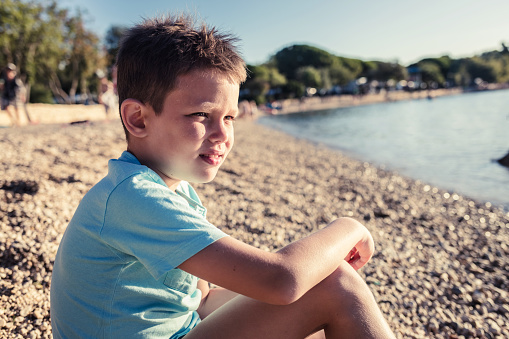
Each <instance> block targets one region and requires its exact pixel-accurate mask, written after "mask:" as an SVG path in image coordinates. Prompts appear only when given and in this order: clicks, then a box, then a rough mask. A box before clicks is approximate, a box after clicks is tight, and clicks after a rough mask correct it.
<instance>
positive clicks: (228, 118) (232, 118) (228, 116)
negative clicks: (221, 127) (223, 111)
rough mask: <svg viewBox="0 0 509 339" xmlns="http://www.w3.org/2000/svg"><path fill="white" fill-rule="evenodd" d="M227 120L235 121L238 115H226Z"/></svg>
mask: <svg viewBox="0 0 509 339" xmlns="http://www.w3.org/2000/svg"><path fill="white" fill-rule="evenodd" d="M224 119H225V120H229V121H235V119H236V117H235V116H233V115H227V116H225V117H224Z"/></svg>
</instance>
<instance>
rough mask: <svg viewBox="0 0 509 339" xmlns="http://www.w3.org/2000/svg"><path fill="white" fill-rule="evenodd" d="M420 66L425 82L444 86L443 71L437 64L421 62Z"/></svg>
mask: <svg viewBox="0 0 509 339" xmlns="http://www.w3.org/2000/svg"><path fill="white" fill-rule="evenodd" d="M418 66H419V69H420V71H421V76H422V81H423V82H425V83H427V84H428V85H431V84H433V83H435V84H438V85H440V86H444V84H445V77H444V75H443V73H442V70H441V69H440V67H439V66H438V65H437V64H436V63H435V62H431V61H420V62H419V63H418Z"/></svg>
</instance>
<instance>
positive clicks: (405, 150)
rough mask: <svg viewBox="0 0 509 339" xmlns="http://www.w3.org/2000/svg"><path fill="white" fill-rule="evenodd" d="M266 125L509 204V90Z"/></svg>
mask: <svg viewBox="0 0 509 339" xmlns="http://www.w3.org/2000/svg"><path fill="white" fill-rule="evenodd" d="M259 122H260V123H262V124H263V125H266V126H269V127H272V128H276V129H279V130H281V131H283V132H286V133H288V134H291V135H294V136H297V137H299V138H304V139H308V140H311V141H313V142H317V143H321V144H324V145H326V146H329V147H331V148H336V149H339V150H341V151H343V152H344V153H345V154H348V155H350V156H352V157H354V158H357V159H360V160H363V161H368V162H371V163H373V164H375V165H378V166H382V167H384V168H386V169H390V170H395V171H397V172H399V173H401V174H402V175H405V176H408V177H411V178H414V179H419V180H421V181H423V182H427V183H429V184H431V185H434V186H437V187H440V188H443V189H446V190H449V191H452V192H456V193H459V194H463V195H465V196H469V197H471V198H473V199H475V200H478V201H482V202H486V201H489V202H491V203H492V204H494V205H499V206H502V207H504V208H505V209H506V210H509V168H505V167H503V166H501V165H500V164H498V163H497V162H495V161H494V159H499V158H501V157H502V156H504V155H505V154H507V153H508V152H509V90H500V91H489V92H477V93H468V94H461V95H455V96H447V97H440V98H435V99H433V100H427V99H421V100H411V101H400V102H388V103H381V104H374V105H366V106H357V107H349V108H339V109H331V110H324V111H318V112H304V113H296V114H289V115H279V116H267V117H262V118H261V119H259Z"/></svg>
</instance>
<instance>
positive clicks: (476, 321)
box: [0, 106, 509, 338]
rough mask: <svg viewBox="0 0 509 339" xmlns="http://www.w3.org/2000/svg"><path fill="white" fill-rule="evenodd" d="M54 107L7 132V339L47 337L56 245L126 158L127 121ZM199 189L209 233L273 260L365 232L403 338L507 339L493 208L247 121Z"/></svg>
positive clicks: (508, 217) (508, 256)
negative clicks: (322, 231)
mask: <svg viewBox="0 0 509 339" xmlns="http://www.w3.org/2000/svg"><path fill="white" fill-rule="evenodd" d="M60 107H61V106H58V108H59V109H60ZM64 107H67V109H70V107H71V106H64ZM98 107H100V106H98ZM47 108H48V109H49V110H48V111H47V112H41V113H40V115H39V117H40V121H41V123H40V124H39V125H35V126H25V127H17V128H3V129H0V149H1V150H2V157H1V165H0V173H1V176H0V263H1V264H0V293H1V297H0V338H50V337H51V326H50V322H49V287H50V281H51V271H52V267H53V260H54V257H55V254H56V250H57V248H58V244H59V241H60V239H61V236H62V234H63V232H64V230H65V227H66V225H67V223H68V221H69V220H70V218H71V217H72V214H73V212H74V210H75V209H76V206H77V205H78V203H79V201H80V199H81V198H82V196H83V195H84V194H85V193H86V192H87V191H88V190H89V189H90V187H91V186H92V185H94V184H95V183H96V182H97V181H99V180H100V179H101V178H102V177H103V176H104V175H105V174H106V171H107V161H108V159H111V158H117V157H118V156H119V155H120V153H121V152H122V150H124V149H125V141H124V136H123V131H122V127H121V124H120V122H119V120H118V119H113V120H112V121H109V122H106V121H103V119H101V118H100V112H96V113H95V115H90V116H88V115H87V116H86V119H85V118H84V117H85V116H84V115H80V114H77V115H76V117H75V116H74V115H73V113H72V112H71V111H69V112H67V111H66V110H62V111H57V110H55V111H53V109H54V108H56V107H54V106H51V107H50V106H48V107H47ZM101 108H102V107H101ZM102 114H103V117H104V111H103V112H102ZM48 116H54V117H55V119H56V117H60V118H62V117H63V116H69V117H70V116H73V118H72V119H70V118H68V119H67V120H66V121H61V120H58V121H55V122H56V123H55V124H45V123H44V121H46V120H43V117H48ZM95 118H97V119H95ZM74 119H77V121H82V120H89V122H88V123H78V124H72V125H71V124H68V123H67V122H68V121H73V120H74ZM195 187H196V188H197V191H198V193H199V195H200V196H201V198H202V200H203V202H204V204H205V206H206V207H207V208H208V211H209V212H208V216H209V220H210V221H211V222H213V223H214V224H215V225H217V226H218V227H220V228H221V229H223V230H225V232H227V233H229V234H230V235H232V236H234V237H236V238H238V239H240V240H242V241H245V242H247V243H250V244H252V245H254V246H257V247H259V248H262V249H264V250H267V251H273V250H276V249H278V248H281V247H282V246H284V245H285V244H287V243H289V242H291V241H294V240H296V239H299V238H302V237H304V236H306V235H308V234H309V233H310V232H313V231H314V230H317V229H319V228H322V227H324V226H325V225H326V224H327V223H329V222H330V221H332V220H333V219H335V218H337V217H340V216H350V217H353V218H355V219H357V220H359V221H361V222H363V223H364V224H365V225H366V226H367V227H368V229H369V230H370V231H371V232H372V234H373V237H374V239H375V243H376V254H375V256H374V257H373V259H372V260H371V261H370V262H369V263H368V264H367V265H366V266H365V267H364V268H363V269H362V270H361V271H360V272H359V273H360V274H361V275H362V276H363V277H364V278H365V279H366V281H367V282H368V284H369V286H370V288H371V290H372V291H373V294H374V295H375V298H376V299H377V301H378V302H379V305H380V307H381V309H382V311H383V312H384V314H385V316H386V318H387V319H388V322H389V324H390V326H391V327H392V328H393V329H394V331H395V332H396V334H397V337H398V338H508V337H509V294H508V290H509V246H508V243H509V213H507V212H505V211H503V210H501V209H499V208H498V207H497V206H492V205H491V204H489V203H486V204H481V203H479V202H476V201H474V200H472V199H469V198H468V197H464V196H461V195H458V194H456V193H454V192H447V191H443V190H441V189H440V188H437V187H433V186H430V185H428V184H426V183H423V182H420V181H415V180H410V179H408V178H405V177H402V176H400V175H398V174H397V173H393V172H389V171H384V170H382V169H380V168H376V167H374V166H372V165H371V164H368V163H365V162H359V161H356V160H353V159H350V158H348V157H345V156H344V155H342V154H341V153H339V152H336V151H332V150H329V149H326V148H323V147H320V146H316V145H313V144H311V143H308V142H305V141H303V140H297V139H295V138H292V137H290V136H287V135H285V134H282V133H280V132H277V131H273V130H270V129H267V128H265V127H262V126H259V125H257V124H256V123H254V122H248V121H239V122H237V125H236V146H235V147H234V149H233V151H232V153H231V155H230V157H229V159H228V160H227V161H226V163H225V165H224V166H223V168H222V169H221V170H220V172H219V174H218V177H217V178H216V180H214V182H212V183H209V184H200V185H195Z"/></svg>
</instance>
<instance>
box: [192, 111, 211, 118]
mask: <svg viewBox="0 0 509 339" xmlns="http://www.w3.org/2000/svg"><path fill="white" fill-rule="evenodd" d="M191 115H192V116H195V117H207V116H208V114H207V113H204V112H196V113H193V114H191Z"/></svg>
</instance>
